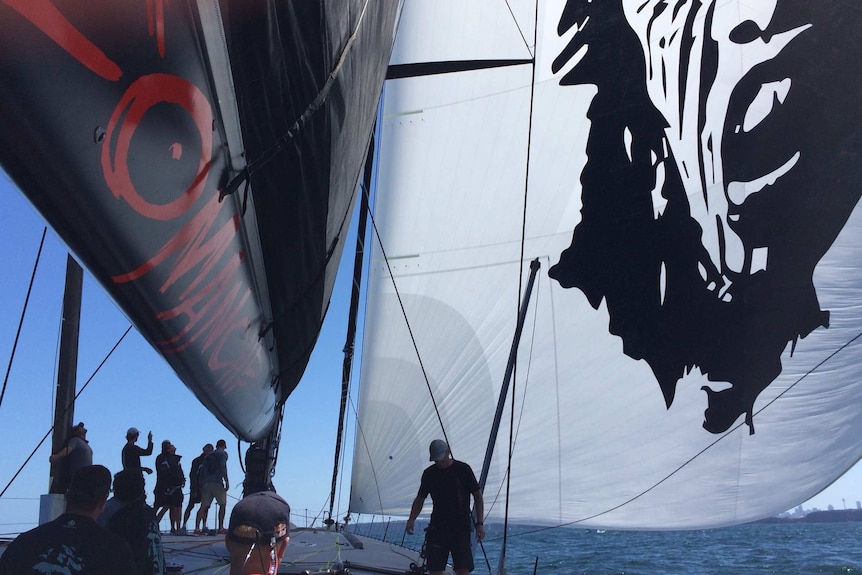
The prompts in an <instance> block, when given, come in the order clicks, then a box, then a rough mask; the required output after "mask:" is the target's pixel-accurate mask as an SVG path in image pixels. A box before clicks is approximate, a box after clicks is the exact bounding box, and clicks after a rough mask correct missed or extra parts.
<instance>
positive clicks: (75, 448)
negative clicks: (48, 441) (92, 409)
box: [48, 422, 93, 493]
mask: <svg viewBox="0 0 862 575" xmlns="http://www.w3.org/2000/svg"><path fill="white" fill-rule="evenodd" d="M63 458H66V459H65V461H66V469H65V474H62V473H61V476H65V477H66V480H65V482H64V483H65V485H62V486H60V489H59V490H58V491H57V493H62V492H65V491H66V489H68V487H69V482H70V481H71V480H72V476H73V475H74V474H75V472H76V471H78V470H79V469H81V468H82V467H86V466H88V465H93V450H92V448H90V443H89V442H88V441H87V428H86V427H84V422H80V423H78V425H76V426H75V427H73V428H72V435H71V436H70V437H69V441H68V442H66V447H64V448H63V449H61V450H60V451H58V452H57V453H53V454H51V456H49V457H48V461H50V462H51V463H55V462H57V461H59V460H60V459H63Z"/></svg>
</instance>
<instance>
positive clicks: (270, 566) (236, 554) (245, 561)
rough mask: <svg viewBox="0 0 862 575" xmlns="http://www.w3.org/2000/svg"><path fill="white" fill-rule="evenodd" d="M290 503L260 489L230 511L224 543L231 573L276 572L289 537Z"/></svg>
mask: <svg viewBox="0 0 862 575" xmlns="http://www.w3.org/2000/svg"><path fill="white" fill-rule="evenodd" d="M289 535H290V505H288V504H287V502H286V501H285V500H284V499H282V498H281V497H279V496H278V495H276V494H275V493H273V492H272V491H258V492H256V493H252V494H250V495H247V496H246V497H244V498H243V499H241V500H240V502H239V503H237V504H236V505H235V506H234V508H233V511H232V512H231V514H230V523H229V524H228V531H227V535H225V546H226V547H227V549H228V552H229V553H230V575H258V574H260V575H263V574H264V573H266V574H267V575H275V574H276V573H278V564H279V563H281V558H282V556H283V555H284V550H285V548H286V547H287V542H288V540H289V539H290V537H289Z"/></svg>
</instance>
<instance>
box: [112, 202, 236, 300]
mask: <svg viewBox="0 0 862 575" xmlns="http://www.w3.org/2000/svg"><path fill="white" fill-rule="evenodd" d="M222 206H224V204H222V203H219V201H218V197H217V196H213V197H212V198H211V199H210V200H209V201H208V202H207V203H206V204H204V206H203V208H201V210H200V211H199V212H198V213H197V214H195V215H194V217H193V218H192V219H191V220H189V222H188V223H186V224H185V225H184V226H183V227H182V228H181V229H180V230H179V231H178V232H177V233H176V234H175V235H174V236H173V237H172V238H171V239H170V240H168V242H167V243H165V245H163V246H162V247H161V248H160V249H159V251H158V252H156V254H155V255H154V256H153V257H151V258H150V259H149V260H147V261H146V262H144V263H143V264H141V265H140V266H138V267H137V268H135V269H134V270H132V271H130V272H128V273H125V274H119V275H115V276H112V277H111V279H112V280H113V281H114V282H115V283H125V282H130V281H134V280H137V279H140V278H141V277H143V276H144V275H145V274H146V273H147V272H149V271H151V270H152V269H153V268H155V267H156V266H158V265H159V264H161V263H162V262H164V261H165V260H167V259H168V258H169V257H170V256H172V255H174V254H176V253H178V252H179V253H180V256H179V261H178V262H177V263H176V264H175V265H174V266H173V268H172V269H171V272H170V273H169V274H168V277H167V279H166V280H165V282H164V283H163V284H162V286H161V289H160V291H161V292H162V293H165V292H166V291H167V289H168V288H169V287H170V286H172V285H173V284H174V283H175V282H176V281H177V280H178V279H179V278H180V277H181V276H183V275H185V274H186V273H188V272H189V271H190V270H191V268H192V267H194V266H196V265H198V264H199V263H201V262H203V267H202V268H201V270H200V271H199V273H198V274H197V278H196V279H195V280H193V283H192V287H193V286H194V284H196V283H197V282H199V281H200V280H201V278H203V277H205V276H206V275H207V274H208V273H209V272H210V270H212V269H213V267H214V266H215V265H216V263H217V262H218V260H219V259H220V258H221V257H222V256H223V255H224V254H225V252H226V251H227V250H228V248H229V246H230V242H231V240H232V239H233V238H234V237H235V236H236V230H237V228H238V227H239V218H238V217H237V216H234V217H233V218H231V219H230V220H228V221H227V222H226V223H225V225H224V226H222V227H221V229H219V230H218V231H217V232H215V234H213V235H212V236H210V233H211V231H212V226H213V224H214V223H215V221H216V218H217V217H218V213H219V210H220V209H221V208H222Z"/></svg>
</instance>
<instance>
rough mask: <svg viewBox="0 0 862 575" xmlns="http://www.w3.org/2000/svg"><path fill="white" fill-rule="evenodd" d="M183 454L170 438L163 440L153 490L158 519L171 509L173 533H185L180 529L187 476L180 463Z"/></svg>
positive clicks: (157, 460)
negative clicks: (180, 453) (178, 452)
mask: <svg viewBox="0 0 862 575" xmlns="http://www.w3.org/2000/svg"><path fill="white" fill-rule="evenodd" d="M180 459H182V456H181V455H177V448H176V447H175V446H174V444H173V443H171V442H170V440H168V439H165V440H164V441H162V452H161V453H160V454H159V455H158V456H157V457H156V488H155V489H154V490H153V495H155V501H154V502H153V507H155V509H156V521H159V522H160V521H161V520H162V517H164V516H165V513H167V512H168V511H170V514H169V518H170V520H171V535H176V534H178V533H179V534H183V535H184V533H181V531H180V529H181V528H180V519H181V518H182V512H183V487H185V485H186V476H185V474H184V473H183V467H182V465H181V464H180Z"/></svg>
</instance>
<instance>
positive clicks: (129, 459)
mask: <svg viewBox="0 0 862 575" xmlns="http://www.w3.org/2000/svg"><path fill="white" fill-rule="evenodd" d="M139 436H140V432H139V431H138V430H137V429H136V428H134V427H130V428H129V430H128V431H127V432H126V444H125V445H124V446H123V452H122V454H121V455H122V459H123V469H132V470H135V471H139V472H140V473H141V476H143V474H144V472H146V473H147V475H149V474H151V473H152V472H153V470H152V469H150V468H149V467H141V456H142V455H152V454H153V432H152V431H151V432H149V433H148V434H147V448H146V449H144V448H143V447H138V446H137V445H135V443H136V442H137V441H138V437H139Z"/></svg>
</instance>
